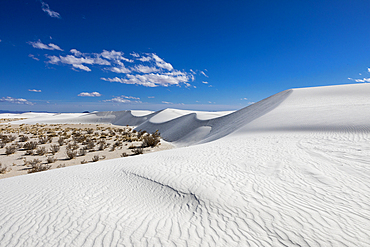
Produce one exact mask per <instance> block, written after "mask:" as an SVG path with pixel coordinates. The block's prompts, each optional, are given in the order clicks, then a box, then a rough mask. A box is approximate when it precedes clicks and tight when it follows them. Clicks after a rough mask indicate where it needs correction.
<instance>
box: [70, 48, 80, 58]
mask: <svg viewBox="0 0 370 247" xmlns="http://www.w3.org/2000/svg"><path fill="white" fill-rule="evenodd" d="M70 52H71V53H73V54H74V55H75V56H76V57H80V56H82V53H81V52H80V51H78V50H76V49H71V50H70Z"/></svg>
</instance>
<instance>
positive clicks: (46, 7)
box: [40, 1, 62, 19]
mask: <svg viewBox="0 0 370 247" xmlns="http://www.w3.org/2000/svg"><path fill="white" fill-rule="evenodd" d="M40 2H41V9H42V11H44V12H45V13H47V14H48V15H49V16H50V17H53V18H58V19H61V18H62V17H61V16H60V14H59V13H58V12H55V11H53V10H51V9H50V7H49V4H47V3H45V2H43V1H40Z"/></svg>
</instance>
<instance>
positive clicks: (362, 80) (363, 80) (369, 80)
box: [348, 78, 370, 82]
mask: <svg viewBox="0 0 370 247" xmlns="http://www.w3.org/2000/svg"><path fill="white" fill-rule="evenodd" d="M348 80H351V81H355V82H370V78H363V79H352V78H348Z"/></svg>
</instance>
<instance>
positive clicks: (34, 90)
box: [28, 89, 41, 93]
mask: <svg viewBox="0 0 370 247" xmlns="http://www.w3.org/2000/svg"><path fill="white" fill-rule="evenodd" d="M28 91H30V92H35V93H41V90H37V89H28Z"/></svg>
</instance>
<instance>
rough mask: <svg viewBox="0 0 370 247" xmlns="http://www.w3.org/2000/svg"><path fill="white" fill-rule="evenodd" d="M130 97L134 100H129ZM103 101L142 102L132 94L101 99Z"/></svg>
mask: <svg viewBox="0 0 370 247" xmlns="http://www.w3.org/2000/svg"><path fill="white" fill-rule="evenodd" d="M130 99H134V101H132V100H130ZM103 101H104V102H115V103H142V102H141V101H140V98H136V97H132V96H124V95H122V96H118V97H114V98H112V99H108V100H103Z"/></svg>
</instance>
